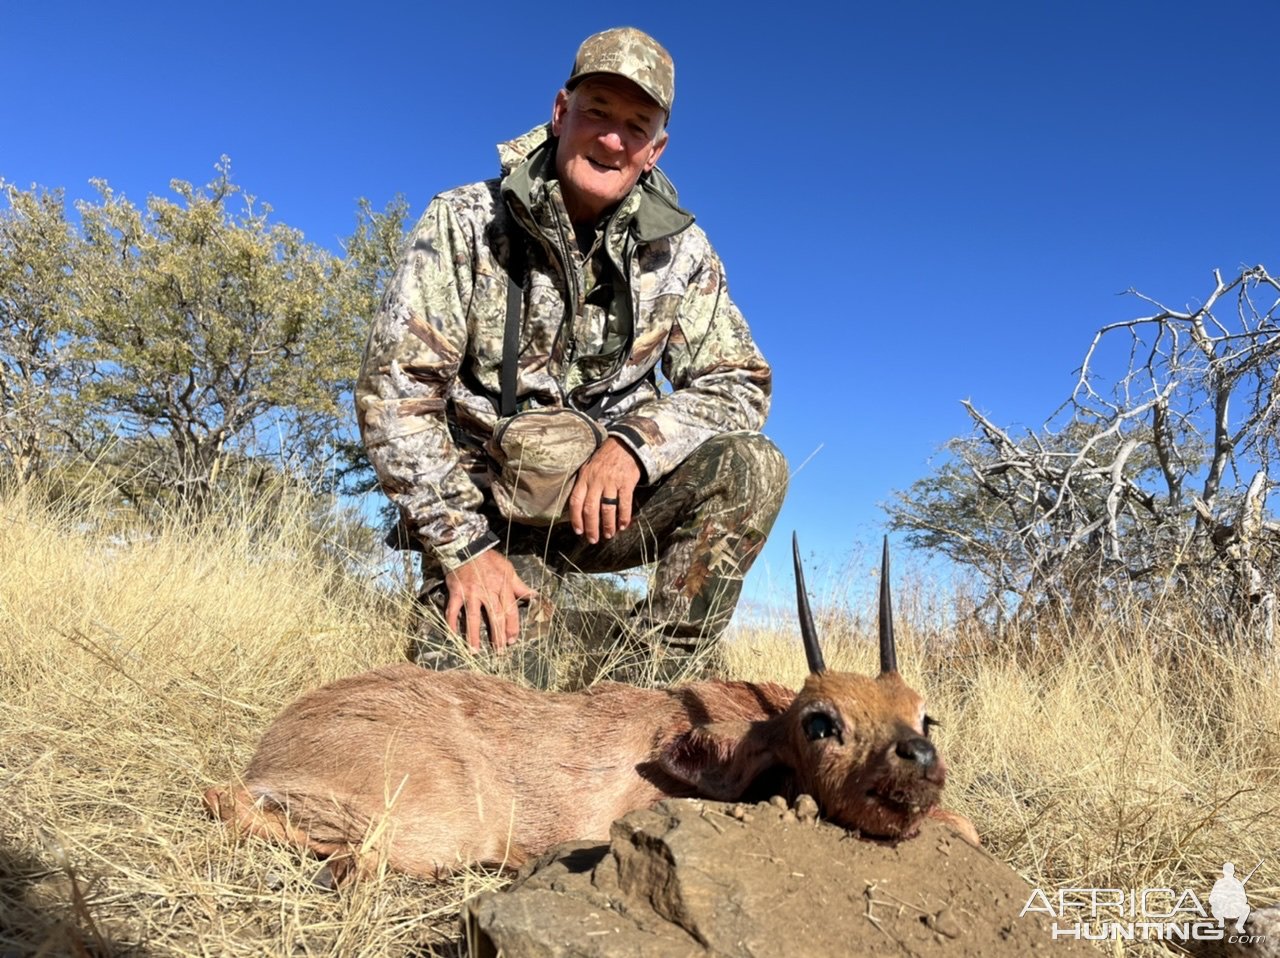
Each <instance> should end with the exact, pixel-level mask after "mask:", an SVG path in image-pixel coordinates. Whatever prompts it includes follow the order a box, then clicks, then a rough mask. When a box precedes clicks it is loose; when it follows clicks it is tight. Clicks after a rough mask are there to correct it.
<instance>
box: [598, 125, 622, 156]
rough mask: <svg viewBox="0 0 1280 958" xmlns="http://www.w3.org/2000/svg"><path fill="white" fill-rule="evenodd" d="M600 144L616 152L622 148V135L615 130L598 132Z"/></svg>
mask: <svg viewBox="0 0 1280 958" xmlns="http://www.w3.org/2000/svg"><path fill="white" fill-rule="evenodd" d="M600 144H601V145H602V146H603V147H604V148H605V149H606V150H612V151H613V152H615V153H617V152H619V151H620V150H621V149H622V136H621V135H620V134H619V133H618V132H617V131H616V130H608V131H606V132H604V133H601V134H600Z"/></svg>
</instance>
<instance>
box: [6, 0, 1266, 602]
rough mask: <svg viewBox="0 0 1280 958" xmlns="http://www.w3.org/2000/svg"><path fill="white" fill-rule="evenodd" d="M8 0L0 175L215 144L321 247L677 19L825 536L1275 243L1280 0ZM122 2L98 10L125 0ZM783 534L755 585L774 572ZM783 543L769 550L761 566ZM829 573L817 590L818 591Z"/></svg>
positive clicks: (720, 221)
mask: <svg viewBox="0 0 1280 958" xmlns="http://www.w3.org/2000/svg"><path fill="white" fill-rule="evenodd" d="M620 9H622V8H620V7H617V6H616V5H601V4H583V3H558V4H545V5H538V6H537V8H536V9H535V7H534V5H531V4H508V3H503V2H490V3H487V4H483V5H481V4H453V3H451V4H442V3H433V2H418V3H413V4H409V3H404V4H379V3H375V2H366V3H361V4H343V5H339V4H331V3H324V2H312V3H308V4H287V3H276V4H250V3H243V2H239V0H235V2H226V3H221V4H201V5H193V4H181V3H179V4H173V3H166V4H157V3H146V2H143V3H134V4H121V5H118V7H113V8H107V7H103V6H102V5H100V4H87V3H86V4H73V3H60V2H56V0H53V2H47V3H44V4H41V5H38V6H37V5H36V4H9V5H6V8H5V10H4V14H3V30H0V89H3V90H5V91H6V96H5V97H4V98H3V99H2V100H0V176H3V177H4V178H6V179H7V180H9V181H11V182H15V183H17V184H19V185H20V186H27V185H29V184H31V183H39V184H42V185H44V186H50V187H57V186H60V187H64V188H65V189H66V190H67V192H68V195H69V196H70V197H72V198H76V197H82V196H90V195H91V194H92V191H91V189H90V187H89V185H88V180H89V179H90V178H91V177H102V178H105V179H107V180H108V181H109V182H110V183H111V185H112V186H113V187H114V188H115V189H116V190H117V191H118V192H123V193H124V194H126V195H127V196H129V197H130V198H131V199H133V200H134V201H136V202H141V201H142V200H144V199H145V197H146V196H147V195H148V194H151V193H165V192H167V189H168V182H169V180H170V179H172V178H180V179H186V180H190V181H194V182H198V183H203V182H207V181H208V180H209V179H211V178H212V177H213V172H214V171H213V166H214V163H215V162H216V161H217V159H218V157H219V156H220V155H221V154H224V153H225V154H228V155H229V156H230V157H231V158H232V165H233V175H234V177H235V179H236V180H237V182H239V183H240V184H241V185H242V186H244V187H245V188H246V189H247V190H248V191H249V192H251V193H253V194H255V195H257V196H258V197H260V198H261V199H262V200H264V201H266V202H269V203H270V204H271V205H272V206H273V207H274V209H275V211H276V216H277V217H278V218H279V219H280V220H282V221H283V222H286V223H288V224H290V225H292V226H296V227H298V228H300V229H302V230H303V231H304V232H305V233H306V235H307V237H308V238H309V239H311V240H312V241H314V242H317V243H321V244H325V245H329V246H335V247H336V244H337V241H338V239H339V238H340V237H341V236H343V235H345V234H346V233H348V232H350V230H351V228H352V226H353V224H354V212H355V208H356V201H357V198H359V197H362V196H363V197H368V198H369V199H370V200H371V201H372V202H373V203H374V205H375V206H381V205H383V204H384V203H386V202H387V201H388V200H389V199H390V198H391V197H392V196H393V195H394V194H396V193H403V194H404V195H405V196H406V197H407V198H408V200H409V204H410V207H411V209H412V210H413V211H414V215H416V214H417V213H418V212H419V211H421V210H422V209H423V208H424V207H425V206H426V204H427V202H428V200H429V199H430V198H431V196H432V195H433V194H435V193H437V192H439V191H440V190H443V189H446V188H449V187H452V186H455V185H457V184H460V183H463V182H468V181H471V180H476V179H482V178H485V177H487V176H490V175H492V174H493V173H494V172H495V168H496V160H495V155H494V152H493V145H494V144H495V143H496V142H497V141H499V140H502V139H506V138H509V137H511V136H514V135H516V134H518V133H521V132H523V131H524V130H526V129H528V128H530V127H532V126H534V125H535V124H536V123H538V122H541V121H543V120H544V119H546V118H547V116H548V115H549V112H550V107H551V101H552V98H553V96H554V93H555V91H556V89H557V88H558V86H559V84H560V83H561V82H562V81H563V79H564V77H565V75H566V74H567V72H568V68H569V65H570V62H571V60H572V57H573V53H574V50H575V49H576V46H577V44H578V42H579V41H580V40H581V39H582V38H583V37H585V36H586V35H588V34H589V33H592V32H594V31H596V30H598V29H602V28H605V27H609V26H616V25H620V24H623V23H629V24H632V25H634V26H638V27H641V28H643V29H645V30H647V31H649V32H650V33H652V34H653V35H654V36H656V37H657V38H658V39H659V40H661V41H662V42H663V43H664V44H665V45H666V46H667V47H668V49H670V50H671V52H672V54H673V55H674V57H675V60H676V66H677V74H676V77H677V79H676V103H675V109H674V112H673V116H672V122H671V127H670V132H671V144H670V146H669V148H668V150H667V153H666V156H665V157H664V162H663V167H664V169H665V170H666V171H667V173H668V174H669V175H670V176H671V178H672V179H673V180H674V182H675V183H676V185H677V186H678V188H679V189H680V193H681V199H682V202H683V203H684V205H686V206H687V207H688V208H689V209H691V210H692V211H693V212H694V213H695V214H696V215H697V216H698V219H699V222H700V223H701V224H702V225H703V226H704V228H705V229H706V230H707V232H708V233H709V235H710V236H711V239H712V241H713V243H714V244H715V245H716V247H717V249H718V250H719V252H720V254H721V256H722V257H723V259H724V261H725V263H726V266H727V269H728V275H729V280H730V288H731V291H732V293H733V295H734V298H735V299H736V301H737V302H738V303H739V305H740V306H741V307H742V309H743V311H744V312H745V313H746V315H747V317H748V318H749V320H750V321H751V323H752V327H753V329H754V331H755V334H756V338H757V340H758V341H759V343H760V345H761V347H762V349H763V350H764V351H765V353H766V355H767V356H768V357H769V359H770V360H771V361H772V362H773V364H774V368H775V399H774V408H773V413H772V416H771V418H770V422H769V425H768V427H767V431H768V432H769V433H770V434H771V435H772V436H773V437H774V438H775V440H776V441H777V442H778V443H779V445H780V446H781V447H782V449H783V451H784V452H785V453H786V454H787V456H788V458H789V459H790V460H791V462H792V463H793V465H794V466H799V465H800V463H802V462H805V461H806V460H808V461H807V464H806V465H804V467H803V469H801V470H800V471H799V472H797V474H796V475H795V477H794V479H793V483H792V487H791V492H790V495H789V498H788V501H787V504H786V506H785V507H784V510H783V514H782V516H781V518H780V520H779V525H778V527H777V531H778V532H779V533H784V532H787V533H789V531H790V530H791V529H793V528H795V529H797V530H799V532H800V535H801V540H802V542H803V544H804V546H805V551H806V552H807V553H811V554H813V555H814V556H815V560H816V562H817V564H818V566H819V570H818V572H817V575H818V576H819V577H821V576H822V575H823V571H822V567H823V566H829V567H830V568H833V569H838V568H839V567H840V566H841V565H842V564H844V563H845V562H846V561H847V560H848V558H849V556H850V555H851V554H854V550H855V547H856V546H857V544H858V543H862V542H865V541H867V540H870V539H874V538H875V537H877V536H878V535H879V534H880V532H881V524H882V522H883V513H882V512H881V510H880V509H879V508H878V504H879V503H880V502H883V501H884V500H885V499H887V498H888V497H889V495H890V493H891V491H892V490H893V489H897V488H903V487H905V486H907V485H909V484H910V482H911V481H912V480H913V479H916V478H918V477H919V476H921V475H922V474H924V473H925V472H926V471H927V469H928V468H929V460H930V457H931V456H932V455H933V454H934V453H935V452H936V450H937V448H938V447H939V446H940V445H941V444H942V443H943V442H945V441H946V440H947V439H948V438H949V437H951V436H954V435H957V434H959V433H962V432H964V431H966V430H967V426H968V423H967V419H966V417H965V415H964V412H963V410H962V409H961V407H960V400H962V399H966V398H971V399H973V400H974V401H975V403H976V404H977V405H978V406H979V407H980V408H981V409H983V410H985V411H987V412H988V413H989V414H990V415H991V416H992V417H993V418H994V419H995V420H996V421H998V422H1001V423H1021V424H1026V425H1034V424H1036V423H1038V422H1039V421H1040V420H1042V419H1043V418H1044V417H1045V416H1046V415H1047V414H1048V413H1049V412H1050V411H1051V410H1052V409H1053V408H1054V407H1055V406H1056V405H1057V403H1058V402H1059V401H1060V400H1061V399H1062V398H1063V397H1064V396H1065V395H1066V393H1067V391H1068V390H1069V389H1070V385H1071V373H1072V370H1073V369H1074V368H1075V366H1076V365H1077V362H1078V360H1079V358H1080V356H1081V355H1082V354H1083V350H1084V349H1085V347H1086V346H1087V344H1088V341H1089V338H1090V336H1091V334H1092V332H1093V331H1094V330H1095V329H1096V328H1097V327H1098V326H1100V325H1101V324H1103V323H1105V322H1108V321H1113V320H1117V319H1122V318H1126V317H1129V316H1134V315H1138V314H1139V313H1140V312H1141V311H1142V307H1141V304H1140V303H1138V302H1137V301H1136V300H1133V299H1131V298H1125V297H1121V296H1118V295H1117V294H1118V293H1121V292H1122V291H1124V290H1125V289H1128V288H1130V287H1135V288H1137V289H1140V290H1142V291H1144V292H1146V293H1148V294H1150V295H1152V296H1154V297H1156V298H1159V299H1161V300H1163V301H1165V302H1166V303H1168V304H1169V305H1184V304H1186V303H1187V302H1189V301H1192V300H1194V299H1196V298H1197V297H1201V296H1203V295H1205V294H1206V293H1207V292H1208V290H1209V289H1210V287H1211V280H1210V273H1211V271H1212V270H1213V269H1214V268H1221V269H1222V270H1223V272H1224V274H1230V273H1233V272H1234V271H1235V270H1236V269H1237V267H1238V266H1240V265H1242V264H1255V263H1263V264H1265V265H1268V266H1270V267H1271V268H1272V269H1273V271H1274V270H1275V269H1276V268H1278V267H1277V262H1276V261H1277V259H1278V257H1277V256H1276V255H1275V250H1276V240H1277V234H1276V231H1277V226H1278V225H1280V191H1278V190H1277V189H1276V188H1275V185H1276V182H1277V176H1276V174H1277V165H1278V161H1280V123H1277V122H1276V121H1275V116H1276V112H1277V102H1276V101H1277V90H1278V88H1280V86H1278V84H1277V80H1276V75H1275V65H1274V51H1273V49H1271V48H1272V47H1273V38H1274V36H1275V35H1276V32H1277V30H1278V29H1280V5H1277V4H1275V3H1269V2H1260V3H1254V4H1246V3H1233V2H1226V3H1214V4H1208V3H1203V4H1193V3H1177V2H1163V3H1136V2H1135V3H1120V2H1111V3H1100V2H1074V3H1065V2H1062V3H1057V2H1022V3H991V2H987V3H966V4H956V3H942V2H927V3H926V2H899V3H877V4H859V3H851V4H843V5H838V6H837V5H825V4H822V5H814V4H786V5H768V6H758V7H754V8H751V9H750V11H748V9H747V8H745V7H742V6H741V5H738V4H733V5H730V4H719V3H702V4H694V3H689V2H683V3H668V2H652V3H648V4H644V5H635V6H634V7H632V8H631V9H633V10H634V12H633V13H631V14H623V13H619V12H617V11H618V10H620ZM108 11H109V12H108ZM788 539H789V535H775V536H774V539H773V540H772V541H771V543H770V545H769V547H768V548H767V550H766V553H765V557H764V559H763V561H762V563H761V568H760V571H758V572H757V573H755V574H753V581H752V585H751V592H752V593H753V594H756V595H757V596H759V595H762V594H767V592H768V590H769V586H768V585H767V580H768V579H770V578H772V579H773V580H775V581H776V582H777V583H778V588H779V589H780V590H781V594H782V595H784V596H785V594H786V591H787V589H788V588H789V581H788V580H789V571H788V569H789V558H788V548H789V547H788V545H787V540H788ZM766 573H767V575H766ZM815 591H816V590H815Z"/></svg>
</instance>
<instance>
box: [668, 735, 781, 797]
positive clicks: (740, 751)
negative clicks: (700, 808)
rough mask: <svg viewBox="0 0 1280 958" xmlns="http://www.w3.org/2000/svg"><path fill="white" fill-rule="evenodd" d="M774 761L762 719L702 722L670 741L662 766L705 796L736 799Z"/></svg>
mask: <svg viewBox="0 0 1280 958" xmlns="http://www.w3.org/2000/svg"><path fill="white" fill-rule="evenodd" d="M773 764H774V757H773V749H772V748H770V747H769V743H768V741H767V740H766V736H765V732H764V729H763V724H762V723H752V722H714V723H712V724H711V725H698V726H695V727H694V728H691V729H690V730H689V731H687V732H685V733H684V734H682V735H678V736H676V737H675V738H674V739H672V740H671V741H670V742H668V743H667V744H666V745H665V746H664V747H663V748H662V750H661V751H660V752H659V753H658V767H659V768H661V769H662V770H663V771H664V772H666V773H667V774H668V775H670V776H671V777H672V778H674V779H677V780H679V781H681V782H684V783H685V784H686V785H689V786H691V787H692V788H694V789H696V790H697V792H698V795H700V796H701V797H703V798H712V799H715V800H716V801H720V802H732V801H735V800H736V799H739V798H741V797H742V795H743V794H744V793H745V792H746V790H747V789H748V788H749V787H750V786H751V783H752V782H754V781H755V780H756V779H757V778H758V777H759V776H760V775H761V773H763V772H764V771H765V770H766V769H768V768H769V767H770V766H771V765H773Z"/></svg>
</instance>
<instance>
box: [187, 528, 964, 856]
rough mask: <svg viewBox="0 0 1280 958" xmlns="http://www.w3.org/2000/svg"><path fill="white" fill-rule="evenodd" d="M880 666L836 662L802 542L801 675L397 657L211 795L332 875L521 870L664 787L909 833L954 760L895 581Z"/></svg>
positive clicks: (322, 700) (291, 725)
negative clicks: (571, 673) (528, 673)
mask: <svg viewBox="0 0 1280 958" xmlns="http://www.w3.org/2000/svg"><path fill="white" fill-rule="evenodd" d="M888 559H889V553H888V545H887V543H886V546H885V555H884V568H883V576H882V580H881V591H880V674H879V675H878V676H876V677H875V678H868V677H865V676H861V675H854V674H851V673H847V672H828V671H827V670H826V668H825V666H824V664H823V660H822V653H821V651H820V650H819V648H818V641H817V635H816V632H815V629H814V624H813V615H812V613H811V612H810V609H809V601H808V597H807V595H806V593H805V588H804V574H803V571H802V569H801V567H800V554H799V549H798V547H796V548H795V564H796V597H797V602H798V606H799V615H800V627H801V633H802V636H803V639H804V646H805V653H806V655H807V657H808V660H809V671H810V675H809V677H808V678H807V679H806V680H805V683H804V687H803V688H801V689H800V691H799V692H792V691H790V690H789V689H786V688H784V687H782V686H780V685H776V684H773V683H767V682H766V683H755V682H727V681H707V682H695V683H692V684H689V685H682V686H676V687H673V688H669V689H641V688H635V687H632V686H628V685H617V684H612V683H606V684H602V685H598V686H596V687H595V688H592V689H589V690H587V691H585V692H578V693H572V694H567V693H550V692H540V691H535V690H532V689H527V688H522V687H521V686H518V685H515V684H514V683H512V682H508V681H506V680H504V679H499V678H495V677H493V676H488V675H479V674H475V673H471V672H462V671H452V672H430V671H426V670H424V669H422V668H419V667H418V666H415V665H407V664H406V665H393V666H388V667H386V668H380V669H375V670H373V671H371V672H366V673H364V674H363V675H356V676H353V677H351V678H346V679H341V680H339V681H337V682H334V683H333V684H331V685H326V686H324V687H323V688H320V689H316V690H315V691H314V692H310V693H308V694H306V695H304V696H303V697H302V698H300V699H298V700H297V701H296V702H294V703H293V704H292V705H290V706H288V707H287V708H286V709H285V710H284V711H283V712H282V713H281V714H280V716H279V717H278V718H277V719H276V720H275V722H274V723H273V724H272V725H271V727H270V728H269V729H267V732H266V734H265V735H264V736H263V738H262V741H261V742H260V743H259V745H258V750H257V753H256V754H255V755H254V757H253V760H252V761H251V762H250V763H249V768H248V769H247V770H246V771H245V773H244V775H243V777H242V779H241V781H240V782H239V783H237V784H234V785H231V786H228V787H226V788H211V789H209V790H208V791H207V792H205V795H204V799H205V802H206V803H207V804H208V806H209V808H210V809H211V810H212V811H213V812H214V814H215V815H217V816H218V817H220V818H222V819H223V820H225V821H227V822H228V823H230V824H231V825H233V826H234V827H235V828H236V829H237V830H239V831H240V832H243V833H248V834H252V835H258V836H262V837H266V838H270V839H275V840H280V841H285V842H290V843H294V844H297V845H299V846H301V847H304V848H308V849H310V850H311V851H313V852H315V853H316V854H318V855H321V856H328V857H329V860H330V871H331V874H332V876H333V877H334V878H335V879H339V878H341V877H343V876H344V875H345V874H347V873H348V872H349V871H350V870H351V869H352V868H353V867H354V868H355V869H356V870H357V871H358V872H365V871H367V870H368V869H369V868H370V867H371V866H373V865H374V864H375V863H376V862H377V860H378V857H379V856H380V855H381V856H385V858H386V861H387V864H388V865H389V866H390V867H392V868H394V869H397V870H399V871H403V872H408V873H410V874H414V875H420V876H428V877H434V876H439V875H442V874H444V873H446V872H448V871H450V870H452V869H455V868H457V867H460V866H462V865H466V864H468V863H471V862H482V863H489V864H505V865H508V866H518V865H520V864H521V863H523V862H525V861H527V860H528V859H530V858H533V857H536V856H537V855H539V854H541V853H542V852H544V851H546V850H547V849H549V848H551V847H552V846H554V845H557V844H559V843H560V842H565V841H569V840H573V839H601V840H603V839H606V838H607V837H608V835H609V825H610V823H612V822H613V821H614V820H615V819H617V818H619V817H621V816H622V815H624V814H626V813H627V812H629V811H631V810H633V809H637V808H643V807H646V806H648V805H651V804H653V803H654V802H657V801H659V800H661V799H664V798H679V797H695V796H696V797H703V798H711V799H719V800H724V801H737V800H755V799H763V798H767V797H769V796H770V795H772V794H782V795H785V796H789V797H792V798H794V797H795V796H797V795H799V794H802V793H808V794H810V795H812V796H813V797H814V798H815V799H816V800H817V803H818V807H819V809H820V811H821V813H822V814H823V816H824V817H825V818H827V819H829V820H830V821H833V822H836V823H838V824H840V825H843V826H846V827H848V828H854V829H857V830H858V831H860V832H862V833H863V834H864V835H867V836H870V837H876V838H884V839H890V840H897V839H902V838H909V837H911V836H912V835H913V834H914V833H915V831H916V829H917V828H918V826H919V824H920V821H921V819H923V818H924V817H925V816H927V815H932V816H934V817H938V818H942V819H944V820H946V821H948V822H950V823H951V825H952V826H953V827H955V828H956V829H957V830H958V831H959V832H960V833H961V835H962V836H963V837H965V838H966V839H967V840H969V841H971V842H973V843H974V844H977V843H978V836H977V833H976V832H975V831H974V829H973V826H972V825H971V824H970V823H969V822H968V821H966V820H965V819H963V818H960V817H959V816H957V815H953V814H950V813H947V812H943V811H940V810H939V809H938V808H937V802H938V798H939V795H940V793H941V791H942V786H943V782H944V780H945V778H946V766H945V764H944V763H943V760H942V757H941V756H940V755H939V754H938V751H937V749H936V748H935V746H934V745H933V743H932V742H930V740H929V726H930V725H931V724H932V723H933V720H932V719H931V718H930V717H929V716H928V715H926V714H925V710H924V701H923V699H922V698H921V697H920V696H919V695H918V694H917V693H916V692H915V691H913V690H912V689H911V688H909V687H908V686H907V684H906V682H904V681H903V680H902V677H901V676H900V675H899V674H898V671H897V664H896V655H895V650H894V641H893V622H892V612H891V608H890V596H889V585H888V582H889V579H888V572H889V569H888Z"/></svg>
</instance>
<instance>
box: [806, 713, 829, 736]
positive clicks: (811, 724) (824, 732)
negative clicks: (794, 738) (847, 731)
mask: <svg viewBox="0 0 1280 958" xmlns="http://www.w3.org/2000/svg"><path fill="white" fill-rule="evenodd" d="M801 728H803V729H804V734H805V738H807V739H808V740H809V741H810V742H816V741H817V740H818V739H820V738H830V737H831V736H832V735H835V734H836V720H835V719H833V718H832V717H831V716H830V715H828V714H827V713H826V712H812V713H810V714H809V715H806V716H805V717H804V721H803V722H802V723H801Z"/></svg>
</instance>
